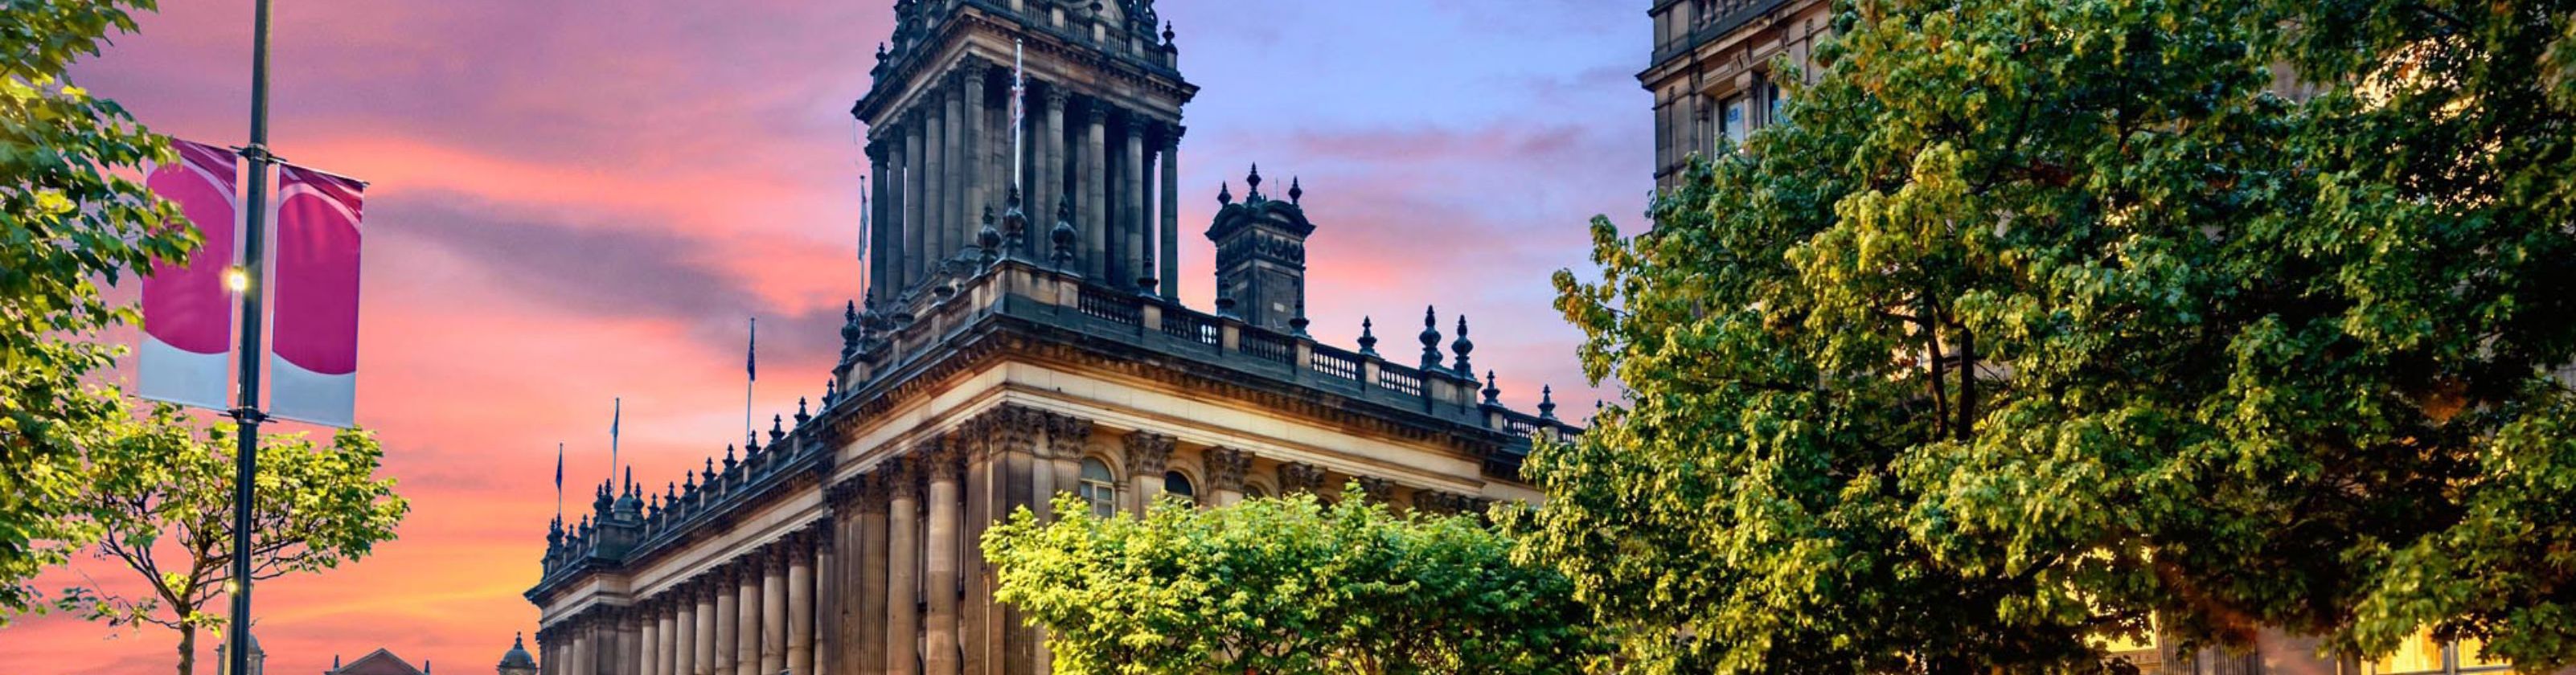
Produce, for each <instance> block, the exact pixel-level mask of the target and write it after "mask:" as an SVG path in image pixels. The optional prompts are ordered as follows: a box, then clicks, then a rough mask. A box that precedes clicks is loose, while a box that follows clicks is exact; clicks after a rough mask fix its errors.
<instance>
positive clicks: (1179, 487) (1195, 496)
mask: <svg viewBox="0 0 2576 675" xmlns="http://www.w3.org/2000/svg"><path fill="white" fill-rule="evenodd" d="M1163 492H1164V493H1165V494H1169V495H1173V496H1176V497H1180V498H1181V500H1182V501H1189V502H1196V501H1198V500H1199V493H1198V491H1196V490H1192V489H1190V477H1189V476H1188V475H1186V474H1183V473H1181V472H1179V471H1165V472H1163Z"/></svg>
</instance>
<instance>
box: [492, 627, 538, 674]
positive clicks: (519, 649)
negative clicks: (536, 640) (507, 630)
mask: <svg viewBox="0 0 2576 675" xmlns="http://www.w3.org/2000/svg"><path fill="white" fill-rule="evenodd" d="M498 671H499V673H500V675H537V657H535V656H531V655H529V654H528V643H527V636H526V635H524V634H521V635H518V636H513V637H511V638H510V651H506V652H502V653H501V667H500V668H499V669H498Z"/></svg>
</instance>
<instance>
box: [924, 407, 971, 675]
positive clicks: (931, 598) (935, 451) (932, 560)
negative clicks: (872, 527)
mask: <svg viewBox="0 0 2576 675" xmlns="http://www.w3.org/2000/svg"><path fill="white" fill-rule="evenodd" d="M959 442H960V439H957V438H954V437H942V438H940V439H939V440H937V441H935V442H933V444H932V445H931V447H930V449H929V451H928V452H926V453H924V454H923V455H922V458H923V459H924V460H925V466H924V468H925V469H926V470H927V473H928V474H929V479H930V492H929V494H928V495H927V496H926V497H925V499H926V500H927V501H926V502H925V505H926V506H927V507H928V508H929V509H930V513H929V525H930V527H929V530H930V532H929V534H930V546H929V551H928V553H927V554H925V555H924V556H923V557H924V558H925V560H923V563H924V564H923V566H922V567H923V568H924V569H923V571H924V574H923V575H922V581H923V583H922V587H921V588H922V594H923V595H924V596H927V597H926V599H927V600H928V602H927V603H926V604H928V605H929V608H930V618H929V621H928V622H927V623H925V624H924V625H923V626H922V655H921V665H922V671H923V672H924V673H925V674H926V675H958V672H959V670H960V666H961V664H960V663H959V660H958V659H959V658H960V654H959V653H958V643H957V546H958V538H957V534H958V530H957V527H958V521H959V520H960V517H959V514H958V512H957V511H958V503H959V501H958V499H959V495H958V491H957V481H958V473H959V470H960V468H961V464H962V462H961V458H960V457H958V450H959V449H960V448H959V447H958V445H959Z"/></svg>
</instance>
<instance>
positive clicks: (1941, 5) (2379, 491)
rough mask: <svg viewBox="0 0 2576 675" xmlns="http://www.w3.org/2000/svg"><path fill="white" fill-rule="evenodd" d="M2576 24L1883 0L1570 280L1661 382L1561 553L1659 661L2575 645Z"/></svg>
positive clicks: (2008, 661) (2242, 5) (2189, 1)
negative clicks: (2264, 639)
mask: <svg viewBox="0 0 2576 675" xmlns="http://www.w3.org/2000/svg"><path fill="white" fill-rule="evenodd" d="M2571 9H2576V3H2569V2H2564V1H2555V2H2544V1H2530V0H2526V1H2513V0H2508V1H2504V2H2477V3H2463V2H2399V1H2394V0H2329V1H2325V2H2317V1H2314V0H2298V1H2296V2H2293V1H2289V0H2277V1H2276V0H2179V1H2176V0H2072V1H2070V0H1933V1H1921V0H1909V1H1903V2H1900V1H1896V0H1855V1H1853V2H1850V3H1848V5H1846V6H1845V7H1844V8H1843V10H1842V12H1841V13H1840V15H1839V16H1838V17H1837V22H1838V25H1837V28H1838V32H1839V36H1838V37H1837V38H1836V39H1835V40H1834V41H1833V43H1832V44H1831V45H1830V46H1828V47H1826V48H1824V49H1822V50H1821V51H1820V52H1819V63H1820V64H1821V65H1820V69H1821V70H1820V72H1818V73H1815V75H1816V77H1815V78H1814V84H1813V85H1812V86H1805V87H1800V86H1794V83H1795V80H1796V78H1780V79H1781V80H1783V81H1787V82H1791V83H1792V84H1793V86H1792V90H1793V92H1792V94H1793V98H1794V100H1793V102H1791V103H1790V104H1789V106H1788V107H1789V110H1788V115H1789V120H1790V122H1789V123H1788V124H1784V125H1778V126H1774V127H1772V128H1769V129H1766V130H1764V131H1762V132H1760V133H1757V134H1755V135H1754V136H1753V137H1752V138H1751V139H1750V140H1749V141H1748V142H1747V144H1746V145H1745V147H1744V148H1743V149H1742V151H1740V152H1733V153H1728V154H1724V155H1723V156H1721V157H1719V158H1717V159H1715V160H1714V161H1712V162H1707V163H1704V164H1702V165H1700V166H1697V167H1696V168H1694V169H1693V170H1692V174H1691V175H1690V177H1689V179H1688V180H1687V181H1686V182H1685V183H1686V184H1684V185H1683V186H1681V187H1680V188H1679V189H1677V190H1675V191H1672V192H1670V193H1668V194H1666V195H1664V196H1663V197H1662V198H1660V199H1658V200H1657V201H1656V203H1655V206H1654V207H1653V210H1652V213H1651V214H1650V216H1651V217H1652V218H1653V220H1654V222H1655V225H1654V227H1653V228H1651V229H1649V230H1647V231H1645V232H1642V233H1639V234H1635V235H1634V236H1622V235H1621V234H1620V233H1619V232H1618V231H1617V230H1616V229H1615V228H1614V227H1613V226H1612V225H1610V224H1609V223H1608V221H1607V220H1596V221H1595V223H1594V225H1593V233H1594V241H1595V252H1594V258H1595V260H1597V261H1598V262H1599V263H1600V264H1601V266H1602V268H1603V270H1602V276H1601V277H1600V278H1598V279H1580V278H1577V277H1576V276H1575V275H1574V274H1571V273H1567V272H1560V273H1559V274H1558V276H1557V285H1558V288H1559V290H1560V299H1559V308H1560V309H1562V310H1563V311H1564V312H1565V314H1566V316H1567V317H1568V318H1569V319H1571V320H1572V321H1573V322H1574V323H1576V324H1577V325H1578V326H1579V327H1581V328H1582V329H1583V330H1584V331H1585V332H1586V334H1587V336H1588V338H1589V339H1588V340H1587V342H1586V343H1585V344H1584V345H1583V346H1582V348H1581V353H1582V358H1583V360H1584V363H1585V367H1586V369H1587V372H1588V374H1589V375H1590V376H1592V377H1593V378H1595V379H1596V380H1598V379H1603V378H1612V377H1615V378H1616V379H1617V381H1619V382H1621V383H1623V384H1624V385H1625V386H1626V387H1627V388H1628V391H1627V394H1628V395H1627V396H1626V397H1625V399H1626V400H1625V402H1623V403H1622V404H1620V405H1616V406H1612V407H1610V408H1608V409H1607V410H1605V411H1604V413H1603V414H1602V415H1601V416H1600V417H1599V419H1598V420H1597V422H1596V425H1595V426H1594V427H1593V428H1592V429H1591V430H1590V432H1589V433H1586V434H1584V435H1583V436H1581V437H1580V438H1579V439H1578V440H1575V441H1573V442H1571V443H1569V444H1563V445H1555V446H1551V447H1546V448H1543V449H1541V450H1540V451H1538V452H1537V453H1535V454H1534V455H1533V457H1532V458H1531V460H1530V463H1529V470H1528V472H1529V475H1530V476H1532V477H1533V479H1534V480H1535V481H1537V482H1538V483H1539V484H1540V485H1541V486H1542V487H1543V488H1544V489H1545V490H1546V491H1547V492H1548V495H1549V499H1548V500H1547V502H1546V504H1545V506H1544V507H1543V508H1542V509H1540V510H1539V511H1537V512H1536V513H1535V514H1534V517H1531V518H1527V519H1522V520H1520V521H1517V522H1515V523H1514V525H1515V527H1518V528H1522V529H1523V530H1524V531H1525V532H1527V533H1528V534H1529V535H1530V538H1529V540H1528V541H1529V544H1528V546H1527V547H1526V548H1525V549H1524V550H1523V551H1522V554H1523V555H1524V556H1527V558H1528V559H1531V560H1537V561H1547V562H1550V563H1552V564H1554V565H1555V566H1557V567H1558V568H1559V569H1561V570H1563V571H1564V572H1566V574H1567V575H1568V576H1569V577H1571V578H1572V579H1573V581H1574V584H1575V587H1576V588H1577V593H1578V595H1579V597H1581V599H1582V600H1584V601H1585V602H1587V603H1588V604H1590V605H1591V606H1592V607H1594V608H1595V609H1596V610H1597V611H1598V612H1599V614H1600V616H1601V618H1603V619H1604V620H1606V621H1610V622H1613V623H1616V624H1618V625H1621V626H1624V627H1627V628H1629V629H1631V630H1630V631H1629V632H1628V633H1627V634H1628V635H1631V636H1634V637H1635V639H1634V640H1633V641H1632V642H1631V643H1630V644H1628V645H1627V651H1628V652H1629V656H1630V658H1632V659H1635V663H1637V664H1639V665H1641V666H1651V667H1652V668H1653V669H1654V670H1658V671H1661V672H1682V671H1690V672H1698V671H1704V670H1708V669H1726V670H1738V671H1772V672H1781V671H1788V672H1824V671H1916V672H1969V671H1983V670H1984V669H1986V668H1989V667H1996V666H2004V667H2011V668H2014V669H2020V668H2041V667H2047V668H2086V667H2095V666H2097V665H2099V664H2100V663H2101V659H2102V657H2103V656H2104V654H2103V645H2104V643H2105V641H2106V640H2110V639H2113V638H2120V637H2132V638H2134V637H2141V636H2144V635H2145V634H2147V633H2148V632H2149V631H2150V630H2159V631H2161V632H2162V633H2164V634H2165V635H2166V637H2167V638H2169V639H2173V640H2176V641H2180V642H2185V643H2194V644H2243V643H2245V642H2247V641H2249V640H2251V639H2252V637H2253V634H2254V632H2255V631H2257V630H2258V629H2260V628H2263V627H2277V628H2280V629H2283V630H2287V631H2290V632H2294V633H2308V634H2320V635H2323V636H2325V637H2326V640H2325V646H2326V647H2327V648H2328V649H2331V650H2334V651H2336V652H2337V653H2341V654H2346V655H2370V654H2380V653H2386V652H2388V651H2390V650H2391V649H2393V648H2394V647H2395V646H2396V645H2397V643H2398V641H2399V640H2401V639H2403V638H2406V637H2408V636H2410V635H2414V634H2416V633H2417V632H2419V631H2422V630H2427V629H2429V630H2431V631H2432V632H2433V633H2434V635H2435V636H2436V637H2441V638H2470V637H2473V638H2479V639H2482V640H2483V641H2484V645H2485V648H2486V649H2487V650H2489V652H2490V654H2492V655H2495V656H2500V657H2504V658H2509V659H2512V660H2514V661H2516V662H2519V663H2520V664H2522V665H2524V666H2526V667H2533V668H2541V669H2545V668H2551V667H2556V666H2560V665H2564V664H2568V663H2570V662H2576V595H2571V589H2576V548H2571V546H2570V542H2576V510H2571V509H2570V507H2569V505H2570V504H2576V395H2571V394H2570V391H2569V388H2568V385H2567V384H2566V383H2565V382H2564V381H2563V380H2556V379H2553V378H2552V376H2551V371H2552V370H2553V369H2555V368H2558V367H2560V366H2563V365H2565V364H2568V363H2571V362H2576V306H2571V303H2576V293H2569V292H2568V289H2570V288H2576V231H2571V225H2570V224H2571V223H2576V125H2571V121H2576V120H2572V119H2571V114H2570V112H2571V110H2570V107H2569V97H2566V96H2565V95H2564V94H2563V93H2562V94H2561V95H2560V96H2559V98H2557V99H2555V100H2552V99H2550V98H2548V94H2549V92H2550V91H2551V90H2552V89H2553V88H2556V90H2558V91H2561V92H2563V91H2565V90H2564V88H2563V86H2564V85H2562V84H2559V83H2560V82H2563V78H2562V77H2561V76H2559V75H2549V76H2539V75H2536V74H2539V73H2543V72H2544V71H2546V72H2550V73H2556V72H2558V70H2557V69H2556V68H2547V69H2545V68H2544V65H2545V64H2550V63H2558V64H2563V63H2565V62H2567V61H2568V59H2567V58H2566V57H2565V56H2564V55H2565V54H2567V53H2570V51H2569V50H2571V49H2576V45H2570V44H2564V41H2565V40H2567V39H2569V37H2568V36H2569V33H2568V31H2569V30H2570V26H2569V24H2570V21H2571V20H2570V18H2569V17H2570V16H2576V14H2571V12H2570V10H2571ZM2276 64H2285V65H2288V66H2291V67H2292V72H2296V73H2298V74H2299V75H2300V77H2299V78H2296V79H2295V80H2293V79H2292V78H2287V77H2284V78H2280V79H2278V80H2276V78H2275V77H2274V73H2273V68H2274V66H2275V65H2276ZM2297 81H2305V82H2323V83H2333V86H2321V87H2310V86H2302V85H2297V84H2294V82H2297ZM2310 93H2313V95H2312V96H2311V95H2308V94H2310Z"/></svg>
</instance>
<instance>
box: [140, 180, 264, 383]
mask: <svg viewBox="0 0 2576 675" xmlns="http://www.w3.org/2000/svg"><path fill="white" fill-rule="evenodd" d="M170 144H171V145H172V146H173V147H174V148H175V149H177V150H178V151H179V161H178V162H177V163H175V164H169V165H165V166H161V167H157V168H154V169H153V170H152V173H151V175H149V176H146V177H144V179H143V184H144V186H145V187H148V188H151V190H152V192H153V194H157V195H160V196H161V198H162V199H167V200H170V201H171V202H173V203H175V204H177V205H178V206H179V213H180V215H184V216H187V218H188V225H189V226H191V227H195V228H196V229H197V232H198V233H199V234H200V235H203V236H204V239H205V244H204V247H203V248H200V249H198V250H197V253H196V255H194V256H192V257H190V258H189V259H188V263H187V264H185V265H175V264H171V263H170V262H169V261H159V260H156V261H154V262H153V263H152V270H151V274H150V275H149V276H145V277H144V278H143V344H142V346H141V347H140V348H138V349H136V350H135V351H136V357H137V364H136V368H135V391H136V393H137V394H139V395H141V396H142V397H144V398H148V399H153V400H158V401H168V402H171V403H177V404H181V405H192V406H197V407H201V408H215V409H224V408H229V407H231V406H230V405H229V404H228V403H227V401H226V398H227V397H226V396H225V390H226V389H227V388H228V387H227V386H226V385H227V384H228V380H227V377H226V376H227V375H229V374H230V371H229V370H228V369H227V367H228V365H229V363H230V361H231V359H230V358H228V357H229V356H231V354H232V345H233V338H234V336H233V302H234V297H233V295H232V293H231V292H230V289H227V288H225V286H224V272H225V270H227V269H229V268H231V267H232V265H233V254H234V250H233V248H234V243H233V235H234V233H235V232H236V231H238V230H239V229H240V224H239V222H238V219H239V218H240V217H241V207H240V205H239V204H238V203H237V202H236V201H235V200H237V199H239V195H240V194H241V188H240V183H239V181H240V173H241V172H240V162H239V159H240V158H239V157H238V156H237V155H235V154H233V151H231V150H227V149H224V148H218V147H213V146H207V145H199V144H196V143H190V142H187V141H181V140H175V139H174V140H172V141H171V142H170Z"/></svg>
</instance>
